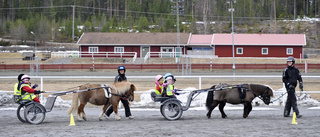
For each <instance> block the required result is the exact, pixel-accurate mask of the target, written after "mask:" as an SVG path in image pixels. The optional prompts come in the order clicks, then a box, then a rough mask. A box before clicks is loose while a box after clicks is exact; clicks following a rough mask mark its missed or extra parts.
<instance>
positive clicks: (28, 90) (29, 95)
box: [15, 75, 40, 103]
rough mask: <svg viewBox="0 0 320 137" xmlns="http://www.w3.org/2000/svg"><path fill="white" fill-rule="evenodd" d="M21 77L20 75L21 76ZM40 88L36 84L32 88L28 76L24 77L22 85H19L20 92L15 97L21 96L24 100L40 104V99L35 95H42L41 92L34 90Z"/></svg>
mask: <svg viewBox="0 0 320 137" xmlns="http://www.w3.org/2000/svg"><path fill="white" fill-rule="evenodd" d="M19 76H20V75H19ZM36 87H38V84H35V85H34V86H32V87H31V82H30V77H29V76H28V75H23V76H22V77H21V83H19V85H18V87H17V89H18V92H17V93H15V95H19V94H20V96H21V98H22V100H33V101H35V102H38V103H40V100H39V98H38V97H37V96H36V95H34V94H40V91H39V90H34V89H35V88H36Z"/></svg>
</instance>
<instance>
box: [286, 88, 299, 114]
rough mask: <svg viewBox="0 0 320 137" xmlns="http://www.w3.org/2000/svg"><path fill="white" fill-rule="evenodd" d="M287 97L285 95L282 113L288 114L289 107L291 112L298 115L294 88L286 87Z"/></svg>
mask: <svg viewBox="0 0 320 137" xmlns="http://www.w3.org/2000/svg"><path fill="white" fill-rule="evenodd" d="M287 91H288V92H287V93H288V97H287V102H286V105H285V107H284V115H289V114H290V110H291V107H292V109H293V112H296V115H299V109H298V105H297V98H296V94H295V93H296V91H295V89H294V88H291V89H287Z"/></svg>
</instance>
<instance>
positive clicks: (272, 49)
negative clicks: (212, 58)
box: [212, 34, 306, 58]
mask: <svg viewBox="0 0 320 137" xmlns="http://www.w3.org/2000/svg"><path fill="white" fill-rule="evenodd" d="M212 45H213V46H214V47H215V55H216V56H218V57H232V34H213V40H212ZM305 45H306V38H305V35H304V34H234V51H235V53H234V55H235V57H288V56H293V57H295V58H300V56H302V57H303V46H305Z"/></svg>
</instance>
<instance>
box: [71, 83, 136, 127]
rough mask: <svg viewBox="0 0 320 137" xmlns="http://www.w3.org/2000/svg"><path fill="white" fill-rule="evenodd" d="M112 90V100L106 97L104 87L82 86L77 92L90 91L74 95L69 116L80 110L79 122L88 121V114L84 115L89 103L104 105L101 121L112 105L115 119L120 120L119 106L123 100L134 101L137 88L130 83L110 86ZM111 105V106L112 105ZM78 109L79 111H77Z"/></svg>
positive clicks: (100, 116)
mask: <svg viewBox="0 0 320 137" xmlns="http://www.w3.org/2000/svg"><path fill="white" fill-rule="evenodd" d="M108 87H110V89H111V91H110V92H111V93H110V94H111V98H107V97H106V96H105V91H104V89H105V88H104V87H103V86H101V85H89V84H87V85H81V86H79V89H78V90H77V91H83V90H88V91H84V92H78V93H74V94H73V98H72V104H71V106H70V108H69V110H68V111H67V113H68V114H71V113H75V112H76V110H78V115H77V120H79V121H80V120H81V118H82V119H83V120H87V118H86V114H85V113H84V110H83V109H84V107H85V105H86V104H87V102H89V103H91V104H94V105H104V106H103V108H102V113H101V114H100V115H99V120H102V117H103V115H104V112H105V111H106V110H107V108H108V107H109V106H110V105H112V106H113V111H114V113H115V119H116V120H120V119H121V118H120V117H119V116H118V104H119V101H120V99H121V98H125V99H128V100H129V101H133V100H134V91H135V90H136V86H135V85H134V84H131V83H130V82H117V83H113V84H110V85H108ZM79 99H80V105H79ZM110 103H111V104H110ZM76 108H78V109H76Z"/></svg>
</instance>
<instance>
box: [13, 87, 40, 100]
mask: <svg viewBox="0 0 320 137" xmlns="http://www.w3.org/2000/svg"><path fill="white" fill-rule="evenodd" d="M18 85H19V84H16V85H15V90H16V89H17V87H18ZM16 86H17V87H16ZM24 86H29V88H31V86H30V85H29V84H22V85H21V87H20V89H19V90H17V94H16V91H15V95H20V96H21V98H22V100H33V99H34V98H36V95H34V94H33V93H28V92H26V93H25V94H23V95H22V94H21V90H22V88H23V87H24Z"/></svg>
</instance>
